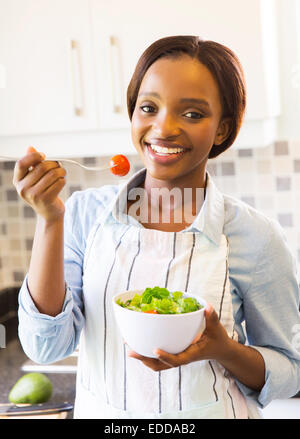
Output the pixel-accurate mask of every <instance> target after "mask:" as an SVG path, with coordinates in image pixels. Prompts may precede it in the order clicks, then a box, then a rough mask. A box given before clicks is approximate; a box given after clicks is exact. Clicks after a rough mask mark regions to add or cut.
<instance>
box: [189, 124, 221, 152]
mask: <svg viewBox="0 0 300 439" xmlns="http://www.w3.org/2000/svg"><path fill="white" fill-rule="evenodd" d="M215 134H216V126H215V124H213V123H212V121H209V120H206V121H204V120H203V121H202V123H201V124H199V125H198V126H197V127H195V128H193V129H191V130H190V132H189V137H190V140H191V142H192V144H193V145H194V146H197V145H199V146H202V147H205V146H206V145H207V147H211V146H212V145H213V143H214V139H215Z"/></svg>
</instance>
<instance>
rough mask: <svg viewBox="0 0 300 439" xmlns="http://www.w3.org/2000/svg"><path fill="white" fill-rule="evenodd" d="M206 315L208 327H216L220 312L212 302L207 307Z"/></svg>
mask: <svg viewBox="0 0 300 439" xmlns="http://www.w3.org/2000/svg"><path fill="white" fill-rule="evenodd" d="M204 315H205V322H206V328H207V329H209V328H210V327H214V326H215V325H216V324H217V323H218V322H219V317H218V314H217V313H216V311H215V309H214V308H213V306H212V305H211V304H210V303H208V304H207V306H206V307H205V309H204Z"/></svg>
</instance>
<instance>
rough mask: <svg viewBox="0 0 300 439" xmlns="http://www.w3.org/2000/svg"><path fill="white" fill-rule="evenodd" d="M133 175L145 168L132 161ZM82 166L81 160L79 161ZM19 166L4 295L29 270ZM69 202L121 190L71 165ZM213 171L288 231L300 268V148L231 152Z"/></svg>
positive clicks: (225, 187)
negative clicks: (89, 191) (91, 192)
mask: <svg viewBox="0 0 300 439" xmlns="http://www.w3.org/2000/svg"><path fill="white" fill-rule="evenodd" d="M128 158H129V160H130V162H131V165H132V166H131V172H130V175H132V173H133V172H135V171H136V170H138V169H140V167H141V166H142V164H141V162H140V159H139V157H138V156H135V155H133V156H128ZM76 160H78V159H77V158H76ZM80 160H81V162H82V163H83V164H91V165H95V166H96V165H97V166H98V165H99V166H101V165H104V164H107V163H108V161H109V157H107V158H105V157H95V158H94V157H92V158H82V159H80ZM13 168H14V163H12V162H2V163H0V171H1V172H0V290H1V289H3V288H8V287H12V286H19V285H20V284H21V283H22V281H23V279H24V276H25V273H26V272H27V270H28V267H29V261H30V255H31V249H32V241H33V236H34V229H35V222H36V218H35V213H34V211H33V210H32V209H31V207H29V206H28V205H27V204H26V203H25V202H23V200H22V199H21V198H20V197H19V196H18V194H17V192H16V190H15V188H14V186H13V184H12V178H13ZM66 169H67V185H66V186H65V188H64V189H63V191H62V193H61V197H62V199H63V200H66V199H67V198H68V197H69V196H70V195H71V194H72V192H74V191H77V190H82V189H86V188H88V187H99V186H101V185H103V184H119V183H120V182H121V180H124V179H127V178H128V176H126V177H124V178H122V179H119V178H118V177H115V176H113V175H112V174H111V173H110V171H104V172H101V173H98V172H87V171H84V170H83V169H81V168H79V167H77V166H74V165H69V164H67V165H66ZM208 169H209V171H210V173H211V175H212V176H213V178H214V181H215V183H216V184H217V186H218V187H219V188H220V190H221V191H222V192H224V193H226V194H229V195H232V196H235V197H237V198H239V199H241V200H243V201H245V202H246V203H248V204H250V205H251V206H253V207H254V208H256V209H258V210H260V211H262V212H264V213H265V214H266V215H268V216H269V217H271V218H274V219H276V220H277V221H279V223H280V224H281V225H282V227H283V228H284V230H285V233H286V237H287V241H288V244H289V246H290V249H291V251H292V252H293V253H294V255H295V257H296V258H297V261H298V263H299V262H300V142H294V143H292V142H290V143H288V142H277V143H275V144H274V145H270V146H269V147H266V148H258V149H247V150H236V149H229V150H228V151H226V152H225V153H224V154H222V155H221V156H220V157H217V158H216V159H213V160H210V161H209V165H208Z"/></svg>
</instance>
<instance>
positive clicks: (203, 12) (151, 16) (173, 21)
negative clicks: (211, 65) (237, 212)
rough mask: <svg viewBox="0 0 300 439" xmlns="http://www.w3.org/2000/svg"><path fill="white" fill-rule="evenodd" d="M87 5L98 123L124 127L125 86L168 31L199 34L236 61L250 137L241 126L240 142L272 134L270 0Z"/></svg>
mask: <svg viewBox="0 0 300 439" xmlns="http://www.w3.org/2000/svg"><path fill="white" fill-rule="evenodd" d="M91 5H92V14H91V16H92V22H93V40H94V44H95V49H96V50H95V62H96V70H97V78H98V105H99V114H100V125H101V127H103V128H122V127H128V126H129V122H128V116H127V108H126V89H127V86H128V84H129V81H130V78H131V75H132V73H133V71H134V68H135V65H136V63H137V61H138V58H139V57H140V55H141V54H142V52H143V51H144V50H145V49H146V47H147V46H148V45H149V44H151V43H152V42H154V41H155V40H156V39H158V38H162V37H165V36H169V35H180V34H181V35H200V36H201V37H203V38H204V39H211V40H215V41H218V42H220V43H223V44H225V45H227V46H228V47H230V48H231V49H233V50H234V51H235V52H236V53H237V55H238V56H239V58H240V59H241V62H242V64H243V67H244V70H245V74H246V81H247V89H248V105H247V114H246V121H247V122H248V126H250V125H251V128H252V131H253V134H252V135H250V137H248V136H249V133H248V132H247V130H246V132H244V133H243V134H242V135H243V136H244V143H246V144H247V137H248V140H249V142H250V143H249V146H251V145H253V144H255V143H256V142H257V141H258V140H259V141H260V142H261V141H262V138H267V137H272V133H274V122H275V118H277V117H278V116H279V114H280V100H279V93H280V90H279V76H278V67H279V66H278V54H277V39H276V38H277V35H276V4H275V3H274V2H273V1H272V0H251V1H249V0H248V1H242V2H241V1H240V0H227V1H226V2H224V1H220V0H211V1H210V2H207V1H206V0H186V1H185V2H182V1H181V0H170V1H169V0H165V1H161V0H152V1H151V4H150V5H149V7H147V10H146V11H145V6H144V4H143V3H142V2H140V0H127V1H126V2H122V1H120V0H110V1H109V2H104V1H100V0H92V2H91ZM104 66H105V68H103V67H104ZM114 66H116V67H117V69H115V68H114ZM115 70H116V71H115ZM256 134H257V135H258V137H259V139H256V140H255V135H256ZM270 140H271V139H270ZM267 143H269V139H268V140H267Z"/></svg>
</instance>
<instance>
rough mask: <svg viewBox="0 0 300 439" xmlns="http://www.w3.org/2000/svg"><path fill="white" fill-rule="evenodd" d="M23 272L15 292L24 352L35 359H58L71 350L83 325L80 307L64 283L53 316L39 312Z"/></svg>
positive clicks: (43, 360) (38, 360)
mask: <svg viewBox="0 0 300 439" xmlns="http://www.w3.org/2000/svg"><path fill="white" fill-rule="evenodd" d="M27 277H28V275H26V277H25V279H24V282H23V285H22V287H21V290H20V293H19V309H18V317H19V339H20V341H21V344H22V347H23V350H24V352H25V354H26V355H27V356H28V357H29V358H30V359H31V360H33V361H35V362H36V363H40V364H43V363H45V364H47V363H53V362H55V361H58V360H61V359H63V358H65V357H68V356H69V355H71V354H72V352H74V350H75V348H76V346H77V344H78V341H79V336H80V331H81V328H82V325H83V318H82V314H81V311H80V309H79V308H78V307H77V306H76V304H75V303H74V299H73V295H72V291H71V289H70V288H69V287H68V286H67V285H66V295H65V300H64V304H63V308H62V311H61V312H60V313H59V314H58V315H56V316H55V317H53V316H49V315H47V314H43V313H40V312H39V311H38V309H37V308H36V306H35V304H34V302H33V300H32V298H31V296H30V292H29V290H28V287H27Z"/></svg>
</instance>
